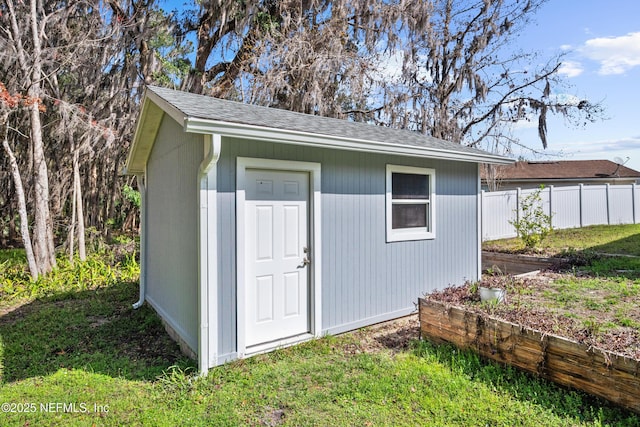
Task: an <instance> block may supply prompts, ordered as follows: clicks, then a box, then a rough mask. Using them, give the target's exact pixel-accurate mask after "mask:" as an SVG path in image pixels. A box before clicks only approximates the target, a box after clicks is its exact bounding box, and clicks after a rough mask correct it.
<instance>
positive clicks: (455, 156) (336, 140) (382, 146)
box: [184, 117, 515, 164]
mask: <svg viewBox="0 0 640 427" xmlns="http://www.w3.org/2000/svg"><path fill="white" fill-rule="evenodd" d="M184 129H185V131H186V132H192V133H202V134H209V133H213V134H219V135H221V136H226V137H235V138H251V139H258V140H263V141H271V142H278V143H283V144H295V145H304V146H310V147H320V148H334V149H339V150H350V151H361V152H363V151H364V152H375V153H384V154H395V155H403V156H410V157H428V158H435V159H443V160H457V161H463V162H473V163H491V164H512V163H514V162H515V160H513V159H510V158H507V157H503V156H498V155H493V154H489V153H487V154H479V153H464V152H456V151H450V150H442V149H437V148H431V147H419V146H411V145H399V144H389V143H385V142H379V141H370V140H364V139H353V138H346V137H337V136H329V135H324V134H316V133H310V132H301V131H294V130H287V129H277V128H270V127H264V126H255V125H248V124H242V123H230V122H224V121H217V120H210V119H202V118H197V117H188V118H187V119H186V120H185V121H184Z"/></svg>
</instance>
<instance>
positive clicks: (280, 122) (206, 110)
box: [147, 86, 508, 160]
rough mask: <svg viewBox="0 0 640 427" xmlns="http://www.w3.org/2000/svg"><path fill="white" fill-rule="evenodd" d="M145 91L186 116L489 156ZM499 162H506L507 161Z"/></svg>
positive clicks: (367, 127)
mask: <svg viewBox="0 0 640 427" xmlns="http://www.w3.org/2000/svg"><path fill="white" fill-rule="evenodd" d="M147 90H148V91H150V92H152V93H155V94H156V95H158V96H159V97H160V98H162V99H164V100H165V101H166V102H168V103H169V104H171V105H172V106H173V107H175V108H176V109H178V110H180V111H181V112H182V113H183V114H184V115H185V116H186V117H192V118H199V119H204V120H213V121H221V122H227V123H238V124H244V125H251V126H259V127H268V128H273V129H281V130H287V131H297V132H305V133H310V134H318V135H327V136H332V137H337V138H347V139H358V140H367V141H374V142H380V143H387V144H397V145H405V146H412V147H424V148H432V149H436V150H443V151H448V152H451V153H460V154H467V155H478V156H487V155H490V156H493V155H491V154H490V153H487V152H486V151H482V150H478V149H475V148H471V147H466V146H464V145H461V144H456V143H453V142H449V141H445V140H441V139H437V138H433V137H431V136H428V135H423V134H420V133H418V132H411V131H408V130H398V129H392V128H387V127H382V126H375V125H371V124H367V123H356V122H350V121H347V120H340V119H334V118H328V117H321V116H315V115H310V114H302V113H296V112H291V111H286V110H281V109H276V108H269V107H262V106H257V105H249V104H243V103H240V102H234V101H228V100H223V99H218V98H213V97H210V96H204V95H196V94H192V93H188V92H182V91H176V90H172V89H166V88H161V87H156V86H149V87H148V88H147ZM495 157H496V158H497V159H498V158H500V156H495ZM503 159H504V160H508V159H507V158H503Z"/></svg>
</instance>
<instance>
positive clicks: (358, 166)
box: [218, 139, 478, 355]
mask: <svg viewBox="0 0 640 427" xmlns="http://www.w3.org/2000/svg"><path fill="white" fill-rule="evenodd" d="M238 156H240V157H256V158H270V159H271V158H275V159H280V160H297V161H311V162H319V163H321V164H322V183H321V185H322V214H321V217H322V218H321V221H322V245H323V246H322V259H323V263H322V265H323V267H322V268H323V271H322V281H323V283H322V308H323V313H322V316H323V318H322V321H323V330H325V331H329V332H337V331H341V330H347V329H351V328H354V327H357V326H359V325H363V324H366V323H368V322H369V323H370V322H372V321H376V320H378V321H379V320H384V319H385V318H390V317H392V316H393V315H394V314H396V315H397V314H398V313H400V312H402V313H406V312H408V311H410V310H412V309H413V308H414V303H415V302H416V301H417V298H418V297H419V296H421V295H423V294H424V293H425V292H430V291H433V290H435V289H439V288H443V287H446V286H448V285H452V284H461V283H463V282H464V281H465V280H466V279H469V280H474V279H476V276H477V265H476V264H477V259H478V257H477V256H478V254H477V246H478V245H477V232H478V230H477V219H476V218H477V217H476V214H477V194H476V191H477V166H476V165H475V164H473V163H461V162H451V161H436V160H424V159H414V158H406V157H397V156H383V155H378V154H373V153H356V152H349V151H336V150H325V149H315V148H303V147H295V146H288V145H283V144H272V143H266V142H247V141H242V140H239V139H224V140H223V147H222V155H221V159H220V161H219V162H218V202H219V205H218V209H219V212H218V218H219V219H218V221H219V223H218V226H219V232H220V251H219V253H220V257H221V268H220V272H219V280H220V283H221V285H222V289H221V299H220V322H221V334H222V335H221V338H220V343H219V344H220V353H221V354H222V355H224V354H225V353H232V352H233V351H235V346H236V342H235V327H236V317H235V308H236V301H235V292H236V290H235V286H236V284H235V283H236V275H235V255H236V254H235V247H236V245H235V223H234V222H233V218H235V195H234V192H235V165H236V158H237V157H238ZM387 163H391V164H398V165H409V166H419V167H427V168H434V169H435V170H436V186H437V187H436V222H437V223H436V238H435V239H434V240H423V241H414V242H394V243H387V242H386V234H385V178H386V177H385V166H386V164H387ZM225 266H226V267H225Z"/></svg>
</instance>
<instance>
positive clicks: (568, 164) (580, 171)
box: [482, 160, 640, 181]
mask: <svg viewBox="0 0 640 427" xmlns="http://www.w3.org/2000/svg"><path fill="white" fill-rule="evenodd" d="M497 174H498V176H499V178H500V179H501V180H503V181H504V180H517V179H531V180H534V179H538V180H539V179H574V178H577V179H596V178H640V172H638V171H636V170H633V169H630V168H628V167H625V166H618V164H617V163H614V162H612V161H610V160H560V161H550V162H516V163H514V164H512V165H507V166H498V170H497ZM482 178H484V173H483V176H482Z"/></svg>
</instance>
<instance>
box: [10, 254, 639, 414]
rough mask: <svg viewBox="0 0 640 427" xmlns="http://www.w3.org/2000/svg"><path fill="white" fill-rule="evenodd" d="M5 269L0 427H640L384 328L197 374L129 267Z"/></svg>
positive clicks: (13, 264)
mask: <svg viewBox="0 0 640 427" xmlns="http://www.w3.org/2000/svg"><path fill="white" fill-rule="evenodd" d="M14 258H16V257H15V256H12V259H9V260H8V261H4V262H2V261H0V298H1V299H2V304H1V305H0V384H1V386H0V403H2V404H3V405H2V410H3V414H0V425H3V426H4V425H7V426H26V425H29V426H35V425H60V426H63V425H64V426H68V425H71V426H73V425H78V426H86V425H98V426H101V425H109V426H120V425H132V426H136V425H151V426H176V425H185V426H187V425H188V426H192V425H195V426H198V425H202V426H211V425H216V426H217V425H221V426H225V425H229V426H235V425H265V426H275V425H290V426H304V425H326V426H343V425H344V426H348V425H354V426H355V425H357V426H362V425H364V426H367V425H369V426H387V425H388V426H403V425H406V426H415V425H429V426H455V425H459V426H478V425H482V426H484V425H490V426H514V425H518V426H541V425H544V426H603V425H611V426H618V425H621V426H625V425H626V426H636V425H640V417H638V416H637V415H634V414H632V413H630V412H627V411H624V410H622V409H619V408H616V407H613V406H611V405H609V404H607V403H606V402H603V401H601V400H598V399H595V398H592V397H590V396H588V395H585V394H582V393H578V392H575V391H570V390H566V389H563V388H560V387H558V386H555V385H553V384H550V383H548V382H546V381H541V380H538V379H536V378H534V377H532V376H530V375H526V374H523V373H520V372H518V371H516V370H514V369H511V368H507V367H502V366H498V365H496V364H493V363H486V362H483V361H481V360H479V359H478V357H477V356H475V355H474V354H471V353H468V352H460V351H458V350H456V349H453V348H451V347H447V346H440V347H435V346H432V345H430V344H429V343H426V342H419V341H417V340H416V341H413V342H412V343H411V345H409V346H408V347H407V348H404V349H402V350H397V349H395V350H394V349H391V348H388V347H385V346H384V345H380V346H378V347H377V348H374V349H371V348H369V347H367V346H366V345H365V344H364V342H365V337H368V336H369V334H371V333H373V332H374V331H375V330H376V328H375V327H372V328H368V329H365V330H362V331H358V332H356V333H351V334H344V335H341V336H338V337H326V338H323V339H319V340H314V341H311V342H308V343H305V344H302V345H298V346H294V347H291V348H287V349H282V350H278V351H274V352H272V353H269V354H265V355H258V356H255V357H252V358H249V359H245V360H240V361H236V362H233V363H229V364H227V365H224V366H221V367H218V368H215V369H212V370H211V371H210V372H209V375H208V376H207V377H198V376H197V375H195V363H194V362H193V361H191V360H188V359H185V358H184V357H183V356H181V355H180V353H179V351H178V348H177V346H176V344H175V343H174V342H172V341H171V340H170V339H169V338H168V336H167V335H166V333H164V330H163V328H162V325H161V323H160V321H159V319H158V317H157V316H156V315H155V313H154V312H153V310H151V309H150V308H148V307H146V306H144V307H142V308H141V309H139V310H133V309H132V308H131V304H132V303H133V302H135V301H136V300H137V293H138V289H137V283H136V280H135V279H136V274H137V269H136V266H135V263H134V262H133V261H132V259H125V260H121V261H120V262H119V263H115V261H114V260H110V259H108V256H105V255H102V256H100V255H93V256H92V257H91V259H90V260H89V261H87V262H86V263H79V262H76V263H75V265H73V266H71V265H69V264H68V263H65V262H61V263H60V264H61V266H60V268H59V270H58V271H56V272H54V273H53V274H52V275H50V276H49V277H47V278H46V279H43V280H41V281H39V282H38V283H35V284H32V283H30V282H29V281H28V275H27V277H26V278H25V277H23V273H22V272H21V269H24V266H23V265H21V264H20V263H21V262H22V261H20V260H19V257H17V258H16V259H14Z"/></svg>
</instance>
